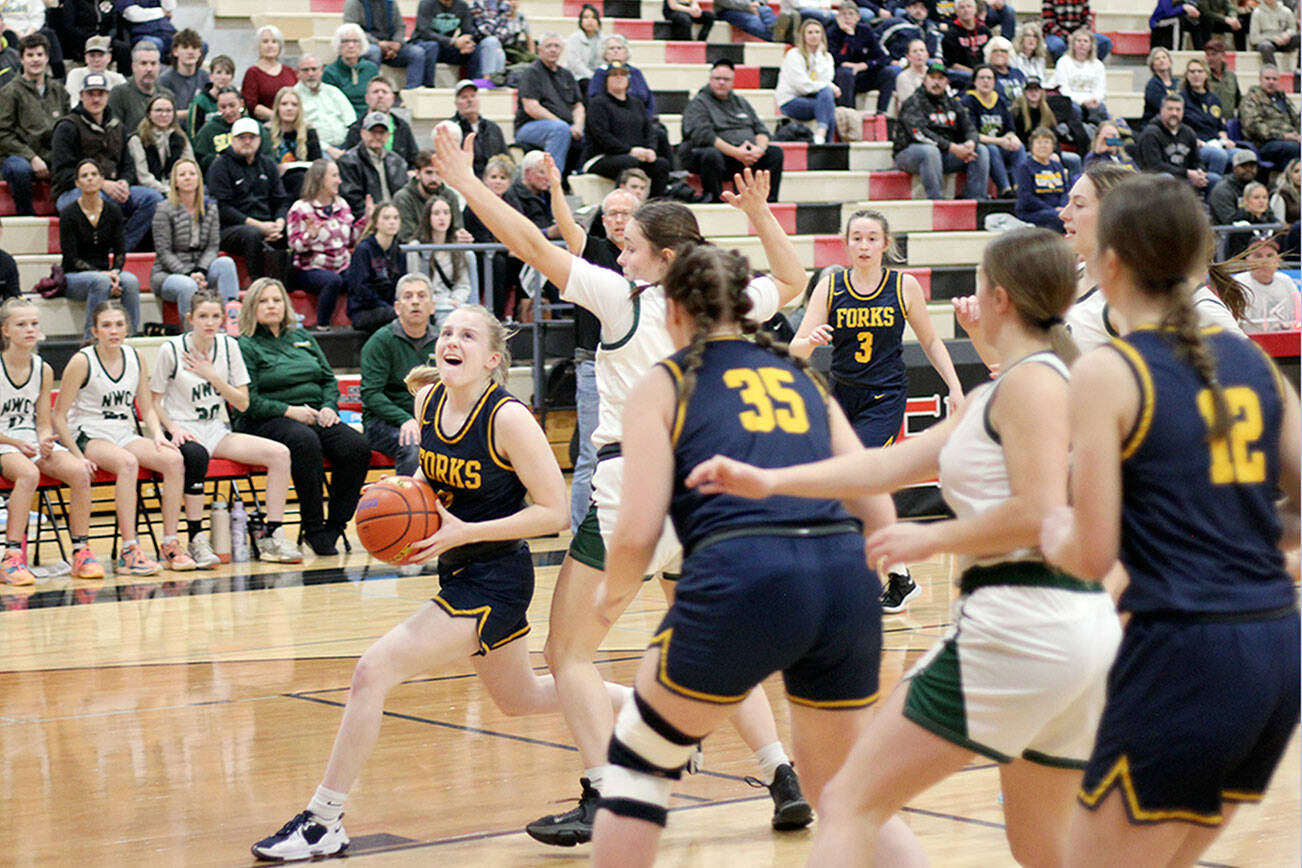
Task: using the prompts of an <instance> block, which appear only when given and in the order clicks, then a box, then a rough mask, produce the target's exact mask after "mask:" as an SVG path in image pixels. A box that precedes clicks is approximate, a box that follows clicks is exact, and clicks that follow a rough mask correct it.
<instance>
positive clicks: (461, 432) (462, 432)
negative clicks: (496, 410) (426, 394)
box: [434, 383, 497, 446]
mask: <svg viewBox="0 0 1302 868" xmlns="http://www.w3.org/2000/svg"><path fill="white" fill-rule="evenodd" d="M495 391H497V384H496V383H489V384H488V388H487V389H485V390H484V394H482V395H480V396H479V401H478V402H477V403H476V404H475V407H474V409H473V410H471V411H470V414H469V415H467V416H466V421H464V422H462V423H461V427H460V428H459V429H457V433H456V434H454V435H452V439H450V440H449V439H448V438H447V437H444V436H443V426H442V425H440V424H439V419H441V418H442V417H443V404H444V403H445V402H446V401H447V399H448V390H447V387H444V389H443V392H442V393H441V394H440V395H439V403H438V406H437V407H435V408H434V434H435V436H437V437H438V438H439V439H440V440H442V441H443V442H444V443H446V444H448V445H449V446H451V445H452V444H453V443H460V442H461V438H462V437H465V436H466V432H467V431H469V430H470V426H471V425H472V424H474V421H475V417H477V416H478V415H479V411H480V410H482V409H483V408H484V404H486V403H488V396H489V395H491V394H493V392H495Z"/></svg>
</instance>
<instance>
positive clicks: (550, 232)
mask: <svg viewBox="0 0 1302 868" xmlns="http://www.w3.org/2000/svg"><path fill="white" fill-rule="evenodd" d="M547 156H548V155H547V154H545V153H542V152H539V151H530V152H529V153H527V154H525V155H524V159H523V160H521V161H520V177H519V178H516V179H515V180H514V181H512V182H511V186H510V187H508V188H507V190H506V192H505V193H503V194H502V198H503V199H505V200H506V201H507V203H508V204H509V205H510V206H511V207H512V208H514V209H515V210H517V211H519V212H520V213H521V214H523V215H524V216H526V217H528V218H529V220H530V221H531V222H532V223H533V225H535V226H537V227H538V228H539V229H541V230H542V233H543V235H546V236H547V237H548V238H559V237H560V234H559V233H558V232H557V230H556V223H555V221H554V220H553V219H552V203H551V191H550V187H549V185H548V183H547V170H546V168H545V167H544V166H543V162H544V161H545V160H546V158H547Z"/></svg>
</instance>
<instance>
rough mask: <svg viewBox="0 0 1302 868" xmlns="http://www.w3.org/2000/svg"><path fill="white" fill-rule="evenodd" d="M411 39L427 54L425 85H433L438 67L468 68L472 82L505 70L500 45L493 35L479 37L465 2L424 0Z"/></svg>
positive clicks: (472, 16) (503, 54)
mask: <svg viewBox="0 0 1302 868" xmlns="http://www.w3.org/2000/svg"><path fill="white" fill-rule="evenodd" d="M411 38H412V41H413V42H416V43H418V44H419V45H420V46H421V47H422V48H423V49H424V51H425V84H426V85H432V84H433V83H434V66H435V64H438V63H450V64H452V65H453V66H455V67H458V68H459V67H461V66H465V67H466V71H467V73H468V74H469V75H470V77H471V78H483V77H486V76H489V75H494V74H496V73H499V72H501V71H503V70H504V69H506V54H505V53H503V51H502V43H501V41H500V40H499V39H498V38H497V37H496V36H492V35H489V36H483V37H481V36H479V34H478V31H476V29H475V18H474V14H473V13H472V12H471V10H470V6H469V4H467V3H466V2H465V0H449V2H447V3H444V2H443V0H421V2H420V5H419V6H418V7H417V9H416V29H415V31H413V33H412V37H411ZM408 86H409V87H410V85H408Z"/></svg>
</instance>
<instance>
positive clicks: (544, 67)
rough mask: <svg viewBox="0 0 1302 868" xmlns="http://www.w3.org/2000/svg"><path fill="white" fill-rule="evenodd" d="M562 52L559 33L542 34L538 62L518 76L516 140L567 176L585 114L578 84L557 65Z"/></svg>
mask: <svg viewBox="0 0 1302 868" xmlns="http://www.w3.org/2000/svg"><path fill="white" fill-rule="evenodd" d="M561 51H562V43H561V37H560V34H558V33H544V34H543V35H542V38H541V39H539V40H538V59H537V60H535V61H534V62H533V63H531V64H530V65H529V68H528V69H526V70H525V71H524V73H523V74H522V75H521V76H520V84H519V89H518V92H517V97H518V99H519V107H518V108H517V109H516V112H515V140H516V141H517V142H519V143H521V144H525V145H533V146H535V147H539V148H542V149H543V150H545V151H546V152H547V153H549V154H551V155H552V159H553V160H554V161H555V162H556V165H557V166H559V167H560V169H561V172H562V173H563V174H567V172H566V170H567V168H568V164H567V160H568V158H569V154H570V151H571V150H572V146H575V145H580V144H581V143H582V141H583V123H584V120H585V118H586V117H587V114H586V111H585V109H584V107H583V101H582V99H581V96H582V94H581V92H580V91H579V84H578V82H577V81H575V80H574V76H573V75H572V74H571V73H570V71H569V70H568V69H566V68H565V67H563V66H561V65H560V60H561Z"/></svg>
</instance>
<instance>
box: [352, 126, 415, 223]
mask: <svg viewBox="0 0 1302 868" xmlns="http://www.w3.org/2000/svg"><path fill="white" fill-rule="evenodd" d="M388 141H389V119H388V117H387V116H386V115H385V114H384V113H382V112H368V113H367V115H366V117H364V118H362V128H361V142H360V143H358V144H357V145H356V146H355V147H352V148H349V149H348V150H347V151H344V155H343V156H342V157H340V158H339V161H338V162H339V179H340V182H339V195H341V196H343V197H344V200H345V201H346V202H347V203H348V207H349V208H350V209H352V212H353V214H358V215H360V214H365V213H366V200H367V199H368V198H369V199H370V200H371V201H372V202H377V203H378V202H391V201H393V197H394V196H395V195H396V194H397V192H398V191H399V190H401V189H402V188H403V185H405V184H406V183H407V162H406V161H405V160H403V158H402V157H400V156H398V155H397V154H395V153H394V152H393V151H390V150H389V149H388V148H386V147H385V145H386V144H387V143H388Z"/></svg>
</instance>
